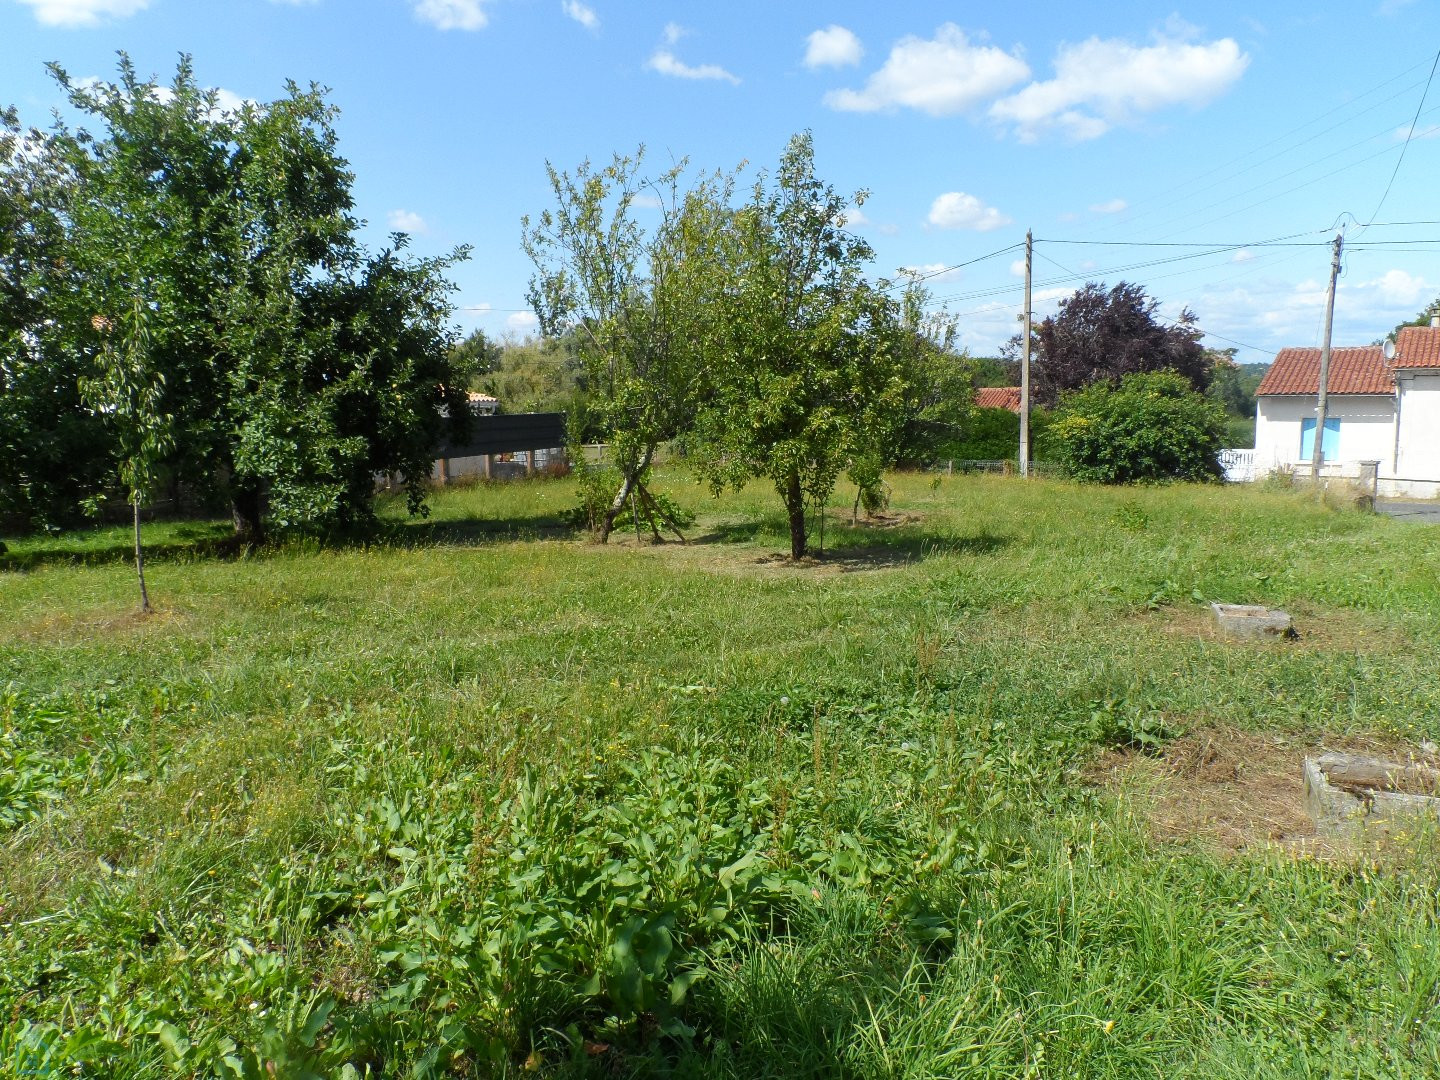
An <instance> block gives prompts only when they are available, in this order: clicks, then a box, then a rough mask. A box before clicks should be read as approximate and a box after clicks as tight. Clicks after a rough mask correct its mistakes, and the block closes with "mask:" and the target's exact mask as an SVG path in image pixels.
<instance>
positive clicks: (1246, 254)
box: [1230, 248, 1256, 263]
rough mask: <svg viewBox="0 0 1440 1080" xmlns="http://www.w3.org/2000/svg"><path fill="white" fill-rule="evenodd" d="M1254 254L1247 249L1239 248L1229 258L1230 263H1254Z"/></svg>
mask: <svg viewBox="0 0 1440 1080" xmlns="http://www.w3.org/2000/svg"><path fill="white" fill-rule="evenodd" d="M1255 258H1256V256H1255V253H1254V252H1253V251H1251V250H1250V249H1249V248H1241V249H1240V250H1239V251H1237V252H1235V254H1234V255H1232V256H1231V257H1230V261H1231V262H1232V263H1247V262H1254V261H1255Z"/></svg>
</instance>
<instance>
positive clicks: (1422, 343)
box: [1395, 326, 1440, 368]
mask: <svg viewBox="0 0 1440 1080" xmlns="http://www.w3.org/2000/svg"><path fill="white" fill-rule="evenodd" d="M1395 366H1396V367H1397V368H1440V326H1402V327H1401V328H1400V333H1398V334H1396V335H1395Z"/></svg>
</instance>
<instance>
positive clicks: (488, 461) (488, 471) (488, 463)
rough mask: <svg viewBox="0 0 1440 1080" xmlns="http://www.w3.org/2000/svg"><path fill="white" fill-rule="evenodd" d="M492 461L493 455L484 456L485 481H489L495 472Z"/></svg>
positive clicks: (493, 459)
mask: <svg viewBox="0 0 1440 1080" xmlns="http://www.w3.org/2000/svg"><path fill="white" fill-rule="evenodd" d="M494 461H495V455H493V454H486V455H485V479H486V480H489V479H490V477H491V475H492V474H493V473H494V471H495V466H494V464H493V462H494Z"/></svg>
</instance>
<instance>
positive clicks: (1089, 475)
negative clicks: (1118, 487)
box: [1047, 371, 1225, 484]
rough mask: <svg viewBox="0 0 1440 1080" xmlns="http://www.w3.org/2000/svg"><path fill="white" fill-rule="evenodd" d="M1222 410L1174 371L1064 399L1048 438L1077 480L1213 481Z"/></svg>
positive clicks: (1098, 386)
mask: <svg viewBox="0 0 1440 1080" xmlns="http://www.w3.org/2000/svg"><path fill="white" fill-rule="evenodd" d="M1224 432H1225V412H1224V410H1223V409H1222V408H1221V407H1220V406H1219V405H1218V404H1216V403H1215V402H1214V401H1211V400H1209V399H1208V398H1206V397H1205V396H1204V395H1203V394H1199V393H1197V392H1196V391H1195V390H1194V389H1193V388H1192V387H1191V385H1190V383H1189V382H1188V380H1186V379H1185V378H1184V377H1183V376H1181V375H1178V374H1176V373H1175V372H1171V371H1158V372H1143V373H1139V374H1134V375H1127V376H1125V377H1124V378H1122V379H1121V380H1120V383H1119V385H1118V386H1111V385H1110V384H1109V383H1104V382H1099V383H1094V384H1092V385H1090V386H1087V387H1086V388H1085V389H1083V390H1077V391H1075V392H1073V393H1070V394H1067V395H1066V396H1065V397H1064V398H1062V399H1061V403H1060V408H1059V410H1058V411H1057V415H1056V418H1055V422H1054V423H1053V424H1052V425H1051V427H1050V430H1049V432H1048V435H1047V441H1048V446H1049V450H1050V453H1051V455H1052V456H1053V457H1054V459H1055V460H1056V461H1058V462H1059V463H1060V464H1061V465H1062V466H1063V467H1064V469H1065V471H1066V472H1067V473H1068V474H1069V475H1070V476H1071V477H1073V478H1074V479H1076V480H1082V481H1085V482H1088V483H1099V484H1134V483H1155V482H1160V481H1166V480H1196V481H1203V480H1215V479H1218V478H1219V476H1220V475H1221V470H1220V465H1219V462H1218V461H1217V458H1216V455H1217V454H1218V453H1219V451H1220V443H1221V438H1222V436H1223V435H1224Z"/></svg>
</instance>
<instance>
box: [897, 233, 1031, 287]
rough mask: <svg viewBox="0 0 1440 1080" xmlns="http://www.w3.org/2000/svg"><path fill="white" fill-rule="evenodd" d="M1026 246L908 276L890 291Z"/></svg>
mask: <svg viewBox="0 0 1440 1080" xmlns="http://www.w3.org/2000/svg"><path fill="white" fill-rule="evenodd" d="M1024 246H1025V245H1024V244H1023V243H1017V244H1011V245H1009V246H1008V247H1003V248H1000V249H998V250H996V251H992V252H990V254H988V255H981V256H979V257H978V258H974V259H969V260H967V261H966V262H962V263H956V264H955V265H954V266H943V267H941V268H940V269H939V270H931V271H930V272H929V273H926V274H913V275H908V276H907V277H906V280H904V281H897V282H895V284H893V285H891V286H890V289H901V288H904V287H905V286H906V285H912V284H916V283H918V282H921V281H928V280H930V279H931V278H935V277H940V276H941V275H942V274H949V273H953V272H954V271H956V270H963V269H964V268H965V267H967V266H974V265H975V264H976V263H981V262H984V261H985V260H986V259H993V258H995V256H997V255H1004V254H1005V253H1006V252H1010V251H1014V250H1015V249H1016V248H1021V247H1024ZM887 291H888V290H887Z"/></svg>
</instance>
